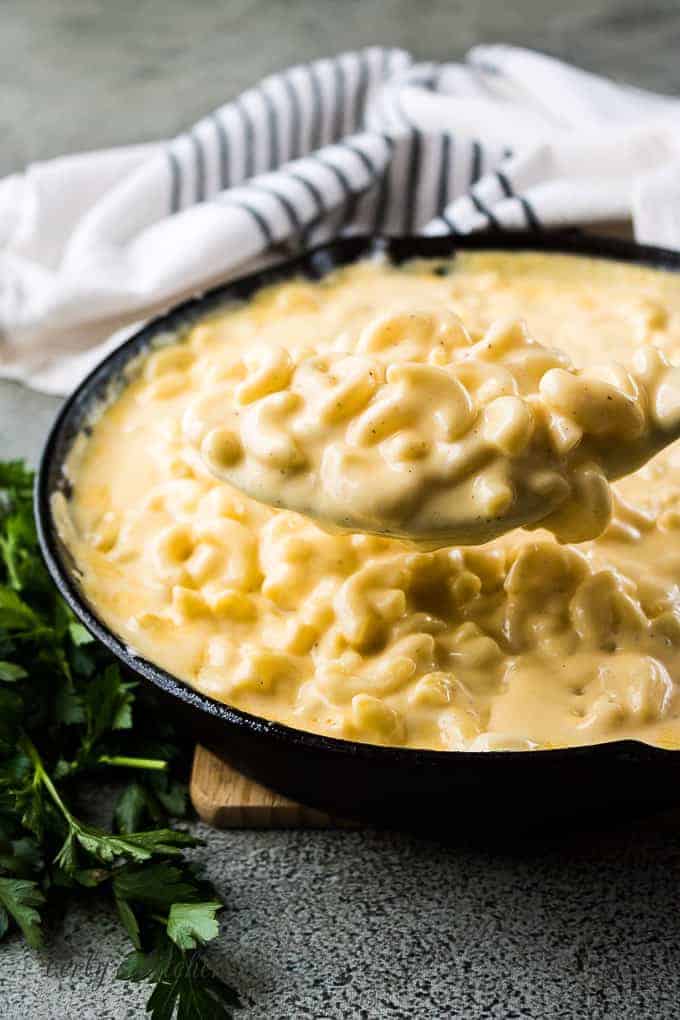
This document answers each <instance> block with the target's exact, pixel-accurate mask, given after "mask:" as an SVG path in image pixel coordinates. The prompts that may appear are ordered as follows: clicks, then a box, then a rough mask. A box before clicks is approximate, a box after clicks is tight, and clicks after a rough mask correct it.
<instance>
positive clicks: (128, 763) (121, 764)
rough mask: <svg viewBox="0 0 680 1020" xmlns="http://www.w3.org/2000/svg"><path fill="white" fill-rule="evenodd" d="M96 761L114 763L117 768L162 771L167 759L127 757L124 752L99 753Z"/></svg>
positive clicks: (165, 767)
mask: <svg viewBox="0 0 680 1020" xmlns="http://www.w3.org/2000/svg"><path fill="white" fill-rule="evenodd" d="M97 761H98V762H99V763H100V764H101V765H114V766H116V767H117V768H124V769H152V770H154V771H156V772H164V771H165V770H166V769H167V767H168V763H167V761H162V760H161V759H160V758H129V757H127V755H124V754H114V755H108V754H100V755H99V757H98V758H97Z"/></svg>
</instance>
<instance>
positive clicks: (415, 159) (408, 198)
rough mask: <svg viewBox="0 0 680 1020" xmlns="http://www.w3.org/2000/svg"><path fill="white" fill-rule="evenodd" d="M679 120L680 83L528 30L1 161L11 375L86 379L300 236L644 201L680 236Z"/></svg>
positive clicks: (631, 207) (351, 63)
mask: <svg viewBox="0 0 680 1020" xmlns="http://www.w3.org/2000/svg"><path fill="white" fill-rule="evenodd" d="M678 128H680V100H679V99H674V98H671V97H666V96H660V95H655V94H653V93H650V92H644V91H641V90H639V89H634V88H631V87H629V86H626V85H619V84H615V83H614V82H611V81H608V80H607V79H605V78H600V77H597V76H595V75H592V74H588V73H586V72H584V71H581V70H578V69H576V68H573V67H569V66H567V65H566V64H563V63H561V62H559V61H557V60H554V59H552V58H549V57H546V56H543V55H541V54H538V53H533V52H530V51H528V50H524V49H518V48H515V47H510V46H478V47H475V48H474V49H473V50H471V51H470V53H469V54H468V55H467V58H466V60H465V63H463V64H440V65H437V64H415V63H414V62H413V60H412V59H411V57H410V56H409V55H408V54H407V53H404V52H403V51H401V50H388V49H381V48H378V47H373V48H370V49H366V50H363V51H360V52H357V53H345V54H342V55H340V56H338V57H335V58H333V59H329V60H319V61H317V62H315V63H313V64H307V65H301V66H298V67H294V68H292V69H290V70H288V71H286V72H284V73H282V74H278V75H274V76H272V77H270V78H267V79H265V80H264V81H263V82H262V83H261V84H260V85H258V86H257V87H256V88H253V89H250V90H248V91H247V92H244V93H243V94H242V95H240V96H239V97H238V98H237V99H235V100H233V101H232V102H229V103H227V104H226V105H224V106H222V107H220V108H219V109H218V110H215V111H214V112H213V113H211V114H210V115H209V116H207V117H205V118H204V119H203V120H200V121H199V122H198V123H197V124H195V125H194V126H193V127H192V128H191V129H190V130H189V131H187V132H186V133H185V134H182V135H179V136H178V137H177V138H175V139H173V140H171V141H161V142H158V143H154V144H149V145H137V146H132V147H123V148H119V149H110V150H107V151H102V152H90V153H84V154H79V155H75V156H65V157H62V158H59V159H53V160H50V161H48V162H46V163H39V164H35V165H33V166H30V167H29V168H28V169H27V170H26V172H25V173H23V174H17V175H14V176H11V177H9V178H6V179H5V180H3V181H0V375H2V376H5V377H12V378H17V379H22V380H24V381H25V382H27V383H28V384H30V385H32V386H34V387H36V388H39V389H42V390H45V391H49V392H54V393H64V392H67V391H68V390H69V389H71V388H72V387H73V386H74V385H75V384H76V383H77V382H78V381H79V379H80V378H82V376H83V374H84V373H85V372H87V371H88V370H89V369H90V368H91V367H92V366H93V365H94V364H95V363H96V361H97V360H98V359H99V358H100V357H101V356H102V354H103V353H104V352H105V351H106V350H108V349H110V348H111V347H112V346H114V345H115V344H117V343H118V342H120V340H121V338H122V337H123V336H124V335H125V334H126V333H128V332H129V331H130V327H131V326H132V325H133V324H136V323H137V322H139V321H140V320H142V319H144V318H146V317H148V316H149V315H150V314H152V313H154V312H157V311H158V310H160V309H162V308H164V307H167V306H168V305H170V304H172V303H174V302H176V301H177V300H179V299H180V298H182V297H184V296H186V295H188V294H190V293H192V292H195V291H199V290H201V289H203V288H205V287H207V286H209V285H210V284H212V283H215V282H216V281H217V280H221V279H226V278H229V277H230V276H235V275H238V274H241V273H243V272H244V271H246V270H247V269H250V268H251V267H253V266H254V265H255V264H259V263H260V262H261V261H262V260H263V259H266V258H271V257H272V255H275V254H276V253H277V252H278V253H280V251H281V245H283V244H285V243H286V242H290V243H293V242H294V243H296V244H298V245H300V244H302V245H311V244H315V243H318V242H320V241H322V240H325V239H328V238H331V237H333V236H335V235H339V234H346V233H356V232H361V231H366V230H381V231H385V232H388V233H393V234H399V233H410V232H422V233H427V234H441V233H448V232H453V233H468V232H471V231H474V230H480V229H485V228H487V227H489V226H494V227H500V228H502V229H508V230H540V229H541V228H542V227H547V226H564V225H568V224H585V223H594V222H598V221H610V220H623V219H630V220H632V222H633V226H634V230H635V235H636V237H637V238H638V239H639V240H641V241H645V242H655V243H658V244H662V245H666V246H670V247H680V184H679V183H678V182H679V181H680V174H679V170H680V130H678Z"/></svg>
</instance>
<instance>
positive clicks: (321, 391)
mask: <svg viewBox="0 0 680 1020" xmlns="http://www.w3.org/2000/svg"><path fill="white" fill-rule="evenodd" d="M342 346H344V347H346V349H340V348H341V347H342ZM336 348H338V349H336ZM208 407H209V408H211V410H210V412H208V411H206V408H208ZM187 416H188V425H187V428H188V432H189V434H190V435H191V437H192V439H193V440H194V442H195V443H196V445H197V446H200V450H201V454H202V457H203V460H204V463H205V465H206V466H207V467H208V469H209V470H210V471H211V472H212V473H213V474H214V475H216V476H218V477H219V478H221V479H224V480H226V481H227V482H229V483H230V484H231V485H233V486H235V487H236V488H238V489H240V490H242V491H243V492H244V493H246V494H247V495H248V496H251V497H252V498H254V499H256V500H259V501H260V502H263V503H267V504H269V505H271V506H275V507H282V508H287V509H290V510H294V511H298V512H300V513H303V514H306V515H307V516H309V517H312V518H314V519H315V520H317V521H318V522H319V523H321V524H322V525H325V526H334V527H339V528H342V529H347V530H350V531H366V532H372V533H377V534H384V535H389V536H391V537H395V538H404V539H412V540H416V541H419V542H427V543H431V544H433V545H452V544H455V545H479V544H482V543H484V542H487V541H489V540H491V539H493V538H495V537H497V536H499V535H501V534H503V533H504V532H507V531H509V530H511V529H513V528H516V527H537V526H540V527H545V528H548V529H550V530H551V531H552V532H554V534H555V535H556V536H557V538H558V539H559V540H560V541H563V542H581V541H586V540H588V539H592V538H595V537H596V536H597V535H599V534H600V533H601V532H602V531H603V530H604V528H605V527H606V526H607V523H608V521H609V518H610V514H611V494H610V488H609V483H610V481H612V480H615V479H616V478H619V477H621V476H623V475H625V474H628V473H630V472H632V471H634V470H636V469H637V468H638V467H640V466H641V465H642V464H643V463H644V462H645V461H647V460H649V459H650V458H651V457H652V456H653V455H654V454H655V453H656V452H658V451H659V450H660V449H661V448H662V447H663V446H665V445H667V444H668V443H670V442H672V441H673V440H674V439H675V438H676V437H677V436H678V435H679V434H680V368H677V367H674V366H672V365H671V364H670V363H669V362H668V361H667V359H666V358H665V357H664V355H663V354H662V353H661V352H660V351H659V350H657V349H656V348H654V347H652V346H647V347H644V348H641V349H640V350H639V351H638V352H637V354H636V356H635V359H634V363H633V365H632V366H631V367H630V369H625V368H623V367H622V366H620V365H618V364H614V363H609V364H605V365H602V366H600V367H595V368H588V369H587V370H582V371H581V370H578V371H577V370H576V369H575V368H574V367H573V366H572V364H571V362H570V360H569V358H568V357H567V356H566V355H565V354H564V353H563V352H561V351H558V350H554V349H550V348H548V347H545V346H543V345H542V344H540V343H538V342H537V341H536V340H534V339H533V338H532V337H531V336H530V335H529V334H528V332H527V329H526V327H525V326H524V324H523V323H522V322H520V321H504V322H497V323H494V324H493V325H492V326H491V327H490V328H489V329H488V330H487V331H486V333H485V335H484V336H483V337H482V338H481V339H479V340H477V341H476V342H473V340H472V339H471V338H470V336H469V335H468V333H467V332H466V330H465V328H464V327H463V325H462V323H461V322H460V320H459V319H457V318H456V317H455V316H454V315H452V314H451V313H449V312H448V311H444V312H443V311H442V310H441V309H438V310H437V311H436V312H433V311H431V310H425V311H415V312H410V311H409V312H404V313H400V314H391V315H389V316H384V317H382V318H380V319H378V320H374V321H372V322H370V323H369V324H368V325H367V326H365V327H364V328H363V330H362V331H361V332H360V333H359V335H358V336H357V337H356V338H355V339H354V340H351V339H347V338H339V340H338V341H337V342H336V343H335V344H333V345H332V349H327V350H324V351H323V352H322V353H319V352H315V351H301V352H297V353H295V354H291V353H290V352H289V351H288V350H286V349H284V348H283V347H278V346H273V345H269V346H263V347H261V348H256V349H253V350H250V351H248V352H246V353H245V354H244V355H243V357H242V359H241V362H240V364H239V365H238V366H237V369H236V380H235V385H234V386H232V388H231V389H230V390H229V392H228V393H227V392H226V391H225V393H224V398H223V399H220V395H219V392H216V393H215V394H213V395H212V399H211V400H209V401H208V402H207V403H206V401H205V399H203V402H202V403H200V402H199V403H198V404H194V405H192V406H191V407H190V408H189V410H188V412H187Z"/></svg>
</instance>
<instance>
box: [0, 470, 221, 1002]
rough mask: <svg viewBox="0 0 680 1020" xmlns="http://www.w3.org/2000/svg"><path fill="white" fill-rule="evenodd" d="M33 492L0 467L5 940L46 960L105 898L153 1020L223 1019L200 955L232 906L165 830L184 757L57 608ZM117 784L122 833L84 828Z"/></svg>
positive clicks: (125, 974)
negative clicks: (68, 925)
mask: <svg viewBox="0 0 680 1020" xmlns="http://www.w3.org/2000/svg"><path fill="white" fill-rule="evenodd" d="M32 489H33V475H32V472H31V471H29V470H28V469H27V468H26V467H25V466H24V465H23V464H22V463H21V462H18V461H12V462H4V463H3V462H0V939H2V937H3V936H4V935H5V934H6V933H7V932H11V931H12V930H13V929H19V931H20V932H21V933H22V934H23V937H24V938H25V939H26V941H27V942H28V944H29V945H30V946H33V947H38V946H40V945H42V944H43V943H44V940H45V937H46V932H47V930H48V928H49V925H50V923H52V921H53V919H54V918H56V916H57V914H58V911H59V910H60V909H63V905H64V903H66V905H67V904H68V895H69V893H73V894H75V893H76V892H78V891H80V892H83V891H89V892H90V893H91V894H93V895H95V894H96V895H98V896H105V897H107V898H108V899H109V900H110V901H112V902H113V904H114V905H115V908H116V910H117V913H118V917H119V918H120V921H121V924H122V925H123V927H124V929H125V931H126V932H127V934H128V936H129V938H130V941H131V943H132V946H133V950H132V952H131V953H130V954H129V955H128V956H127V957H126V958H125V959H124V960H123V962H122V963H121V965H120V967H119V970H118V977H120V978H121V979H124V980H128V981H146V982H150V983H151V984H153V985H154V988H153V991H152V993H151V996H150V998H149V1000H148V1002H147V1010H148V1011H149V1013H150V1014H151V1017H152V1018H153V1020H170V1018H171V1017H173V1016H175V1015H176V1016H177V1017H178V1020H228V1018H230V1017H232V1015H233V1010H234V1009H235V1008H237V1007H238V1005H239V1002H238V998H237V996H236V993H235V992H234V991H233V989H231V988H229V987H227V986H226V985H225V984H224V983H223V982H221V981H220V980H219V979H218V978H217V977H216V976H215V975H214V974H213V973H212V972H211V971H210V970H209V968H208V967H207V965H206V963H205V961H204V960H203V958H202V956H201V954H200V948H201V946H203V945H204V944H205V943H206V942H209V941H210V940H211V939H214V938H215V937H216V936H217V934H218V921H217V913H218V911H219V910H220V909H221V907H222V904H221V902H220V901H219V899H218V898H217V896H216V895H215V890H214V889H213V888H212V886H211V885H210V884H209V883H208V882H207V881H206V880H205V879H204V878H203V877H202V876H201V874H200V871H199V869H198V868H197V866H196V865H195V864H194V863H192V862H191V861H189V860H187V859H186V858H185V856H184V853H183V852H184V850H186V849H187V848H190V847H192V846H195V845H196V843H197V841H196V840H195V839H194V837H193V836H191V835H190V834H189V833H188V832H187V831H185V830H184V829H182V828H178V827H177V826H176V825H175V826H172V825H169V824H168V819H169V818H171V817H172V818H181V817H183V816H184V814H185V812H186V800H187V798H186V788H185V786H184V784H183V783H182V782H180V781H179V780H178V779H177V778H176V775H177V773H178V771H181V770H182V767H183V766H185V765H186V762H187V750H188V749H187V748H183V747H182V745H181V742H178V740H177V738H176V735H175V734H174V732H173V729H172V727H171V726H170V724H169V723H167V722H165V721H163V720H162V717H159V715H158V712H157V710H156V704H155V700H154V696H153V693H152V692H151V691H148V690H146V689H145V688H143V687H138V686H137V685H136V684H135V683H134V681H132V680H131V679H129V678H126V677H124V676H123V675H122V674H121V672H120V670H119V668H118V666H117V665H116V664H115V663H114V662H113V661H112V659H111V656H110V655H109V654H108V653H107V652H106V650H105V649H103V648H102V647H100V646H99V645H98V644H97V643H96V642H95V641H94V640H93V639H92V638H91V636H90V635H89V633H88V632H87V630H86V629H85V628H84V627H83V626H82V625H81V624H80V623H79V622H78V621H77V620H76V619H75V617H74V616H73V614H72V613H71V611H70V609H69V608H68V607H67V606H66V604H65V603H64V602H63V600H62V599H61V598H60V596H59V594H58V592H57V591H56V588H55V587H54V585H53V584H52V581H51V579H50V577H49V575H48V573H47V571H46V569H45V566H44V564H43V562H42V559H41V557H40V552H39V548H38V542H37V537H36V532H35V526H34V521H33V511H32ZM121 778H125V779H126V780H127V784H126V785H125V786H124V787H123V789H122V790H121V792H120V794H119V796H118V798H117V801H116V804H115V808H114V824H113V826H112V827H111V830H106V829H101V828H98V827H97V826H95V825H92V824H90V823H89V822H87V821H85V820H83V819H82V818H80V817H79V815H78V813H77V811H76V809H75V808H74V804H75V803H76V800H77V795H78V791H79V788H80V785H81V784H82V782H83V780H85V781H86V782H87V781H92V780H93V779H94V780H96V781H101V780H104V781H105V782H110V781H111V780H112V779H115V780H119V779H121ZM1 951H2V949H1V947H0V952H1Z"/></svg>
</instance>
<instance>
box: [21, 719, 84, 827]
mask: <svg viewBox="0 0 680 1020" xmlns="http://www.w3.org/2000/svg"><path fill="white" fill-rule="evenodd" d="M20 743H21V746H22V747H23V749H24V750H25V751H26V754H27V755H28V757H29V758H30V759H31V761H32V762H33V768H34V770H35V775H34V780H33V781H34V783H35V784H36V785H37V784H38V783H42V785H43V786H44V787H45V789H46V790H47V792H48V793H49V795H50V797H51V798H52V800H53V801H54V803H55V804H56V805H57V807H58V808H59V810H60V811H61V813H62V814H63V816H64V818H65V819H66V820H67V822H68V823H69V824H70V825H72V824H74V822H75V819H74V817H73V815H72V814H71V812H70V811H69V809H68V808H67V807H66V805H65V804H64V802H63V800H62V799H61V797H60V796H59V793H58V791H57V788H56V786H55V785H54V783H53V782H52V780H51V779H50V777H49V775H48V774H47V772H46V771H45V766H44V765H43V761H42V758H41V757H40V754H39V752H38V749H37V747H36V746H35V744H34V743H33V741H32V740H31V739H30V738H29V737H28V736H26V734H24V735H23V737H22V738H21V741H20Z"/></svg>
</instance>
